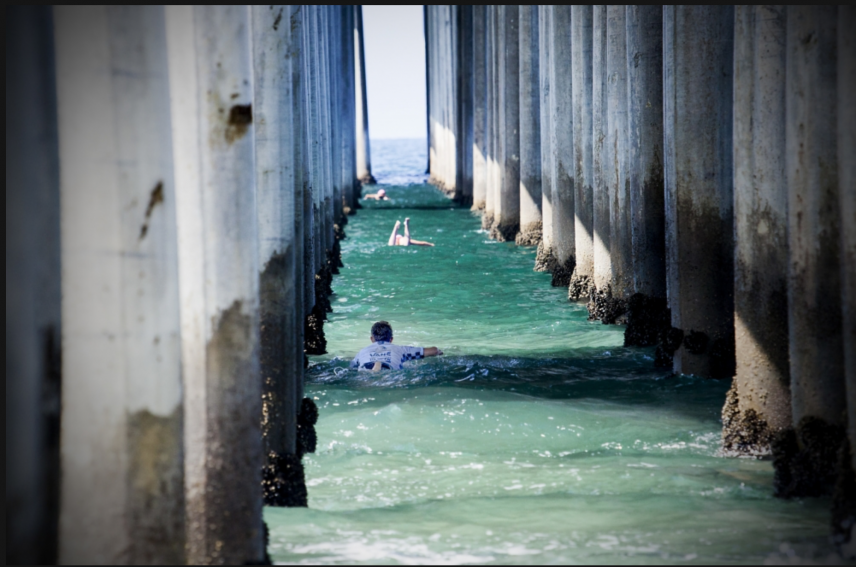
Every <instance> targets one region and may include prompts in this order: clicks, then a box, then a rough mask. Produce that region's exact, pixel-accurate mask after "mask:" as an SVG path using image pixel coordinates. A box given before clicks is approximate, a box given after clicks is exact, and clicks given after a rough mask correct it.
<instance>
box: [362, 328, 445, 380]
mask: <svg viewBox="0 0 856 567" xmlns="http://www.w3.org/2000/svg"><path fill="white" fill-rule="evenodd" d="M371 339H372V344H370V345H369V346H367V347H366V348H364V349H363V350H361V351H360V352H359V354H357V356H356V357H355V358H354V360H352V361H351V368H358V369H360V370H371V371H373V372H378V371H380V370H401V369H402V368H404V363H405V362H407V361H408V360H419V359H422V358H426V357H429V356H442V354H443V351H442V350H440V349H438V348H437V347H425V348H422V347H406V346H398V345H394V344H392V327H391V326H390V324H389V323H387V322H386V321H378V322H377V323H375V324H374V325H372V332H371Z"/></svg>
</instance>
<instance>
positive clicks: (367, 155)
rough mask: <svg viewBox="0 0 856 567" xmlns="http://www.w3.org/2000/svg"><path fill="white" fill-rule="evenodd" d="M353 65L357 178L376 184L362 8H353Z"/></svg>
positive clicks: (363, 181)
mask: <svg viewBox="0 0 856 567" xmlns="http://www.w3.org/2000/svg"><path fill="white" fill-rule="evenodd" d="M354 14H355V18H354V55H355V57H354V65H355V67H356V71H355V72H354V76H355V77H356V80H357V84H356V88H355V91H356V95H357V101H356V110H357V178H358V179H359V180H360V181H361V182H362V183H368V184H372V183H376V181H375V178H374V177H372V160H371V147H370V145H369V101H368V98H367V94H366V52H365V46H364V42H363V7H362V6H361V5H356V6H354Z"/></svg>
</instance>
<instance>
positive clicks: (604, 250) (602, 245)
mask: <svg viewBox="0 0 856 567" xmlns="http://www.w3.org/2000/svg"><path fill="white" fill-rule="evenodd" d="M606 84H607V81H606V6H593V8H592V169H593V172H592V174H593V178H594V186H593V187H592V201H593V203H592V209H593V214H592V217H593V218H592V223H593V225H594V230H593V237H592V240H593V243H592V247H593V252H594V278H593V279H594V290H593V291H592V295H591V301H590V302H589V304H588V311H589V318H590V319H600V318H601V314H602V313H603V312H604V306H605V304H608V303H609V300H610V299H611V298H612V258H611V256H610V252H609V247H610V245H609V233H610V228H609V225H610V217H609V190H608V188H607V184H606V174H607V171H606V161H605V156H606V152H605V148H604V140H605V137H606V131H607V130H606V126H607V123H606V107H607V105H606Z"/></svg>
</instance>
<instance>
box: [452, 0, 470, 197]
mask: <svg viewBox="0 0 856 567" xmlns="http://www.w3.org/2000/svg"><path fill="white" fill-rule="evenodd" d="M457 10H458V37H457V57H456V61H457V65H458V72H457V91H458V98H459V102H458V115H457V117H458V118H457V121H458V130H457V140H458V158H457V164H458V169H457V171H456V172H455V186H456V187H457V188H458V193H459V197H458V199H459V201H458V202H460V203H462V204H464V205H467V206H471V205H472V203H473V157H474V156H473V137H474V130H473V126H474V124H473V118H474V102H475V101H474V97H473V94H474V93H473V82H474V72H473V71H474V69H473V48H474V45H473V39H474V33H473V31H474V23H475V22H474V19H473V18H474V10H475V8H474V7H473V6H469V5H462V6H459V7H458V9H457Z"/></svg>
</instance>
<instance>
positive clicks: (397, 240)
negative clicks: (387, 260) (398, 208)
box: [388, 218, 434, 246]
mask: <svg viewBox="0 0 856 567" xmlns="http://www.w3.org/2000/svg"><path fill="white" fill-rule="evenodd" d="M400 226H401V221H395V226H394V227H393V228H392V234H391V235H390V237H389V243H388V244H389V245H390V246H434V245H433V244H431V243H430V242H425V241H424V240H413V239H412V238H410V219H409V218H406V219H404V236H402V235H400V234H398V227H400Z"/></svg>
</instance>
